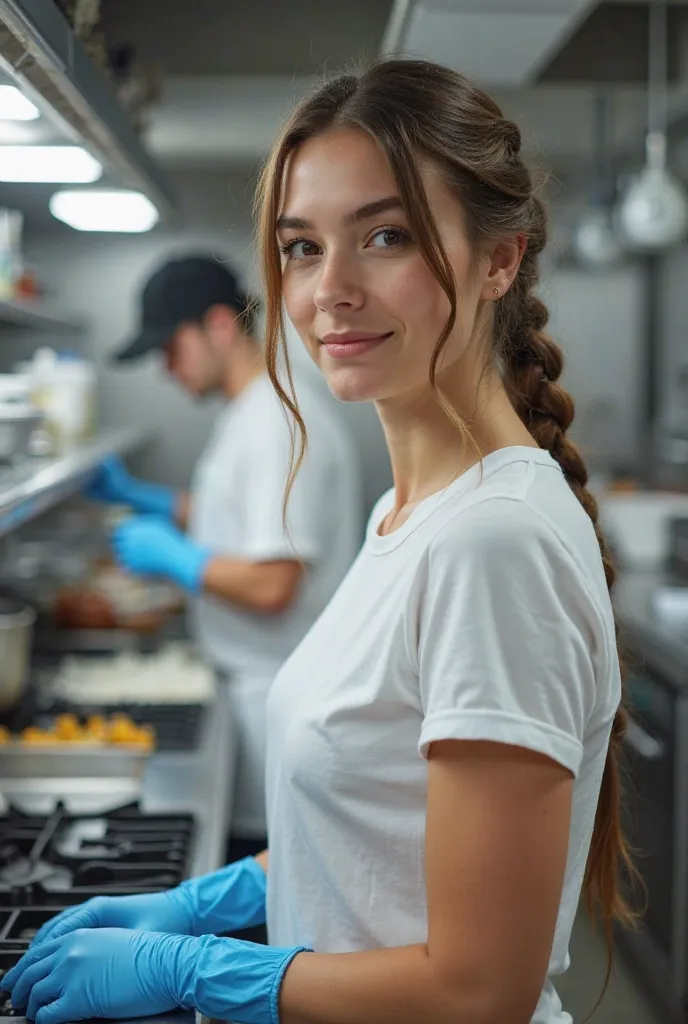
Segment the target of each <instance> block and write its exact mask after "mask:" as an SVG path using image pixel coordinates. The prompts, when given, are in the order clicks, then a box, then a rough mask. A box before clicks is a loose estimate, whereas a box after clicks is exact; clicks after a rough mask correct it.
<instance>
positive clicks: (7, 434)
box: [0, 399, 43, 462]
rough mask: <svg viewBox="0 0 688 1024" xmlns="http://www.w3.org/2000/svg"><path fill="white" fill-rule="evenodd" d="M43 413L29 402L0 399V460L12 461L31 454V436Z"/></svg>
mask: <svg viewBox="0 0 688 1024" xmlns="http://www.w3.org/2000/svg"><path fill="white" fill-rule="evenodd" d="M42 422H43V413H42V412H40V411H39V410H38V409H35V408H34V407H33V406H31V405H29V404H20V403H18V402H16V403H10V402H3V401H2V400H1V399H0V462H14V461H15V459H21V458H23V457H24V456H27V455H31V454H32V441H33V437H34V435H35V433H36V431H37V430H38V428H39V427H40V426H41V424H42Z"/></svg>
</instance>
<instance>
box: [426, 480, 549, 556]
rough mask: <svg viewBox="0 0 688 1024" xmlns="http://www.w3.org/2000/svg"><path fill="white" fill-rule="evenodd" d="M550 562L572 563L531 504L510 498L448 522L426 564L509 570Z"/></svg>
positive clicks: (480, 503)
mask: <svg viewBox="0 0 688 1024" xmlns="http://www.w3.org/2000/svg"><path fill="white" fill-rule="evenodd" d="M542 557H547V558H549V559H554V560H560V559H565V558H567V557H568V553H567V551H566V545H565V543H564V541H563V540H562V538H561V537H560V536H559V535H558V534H557V532H556V531H555V529H554V528H553V526H552V525H551V523H550V522H549V521H548V519H547V518H546V517H544V516H543V515H542V514H541V513H540V512H539V511H538V510H537V509H535V508H533V507H532V505H530V504H529V503H528V502H527V501H525V500H523V499H521V498H519V497H515V496H511V495H494V496H490V497H486V498H483V499H481V500H477V501H475V502H473V503H472V504H470V505H468V506H466V507H465V508H462V509H457V510H456V512H455V513H454V514H453V515H452V516H451V517H449V518H448V519H447V520H446V521H445V522H444V523H443V524H442V526H441V527H440V529H439V530H438V531H437V533H436V534H435V536H434V537H433V538H432V540H431V541H430V544H429V546H428V558H429V561H430V562H431V563H434V564H436V565H437V566H438V567H439V566H441V565H442V564H444V563H450V564H455V565H459V564H461V563H464V562H465V563H472V562H480V563H483V564H485V565H491V564H497V565H500V566H502V567H503V568H504V567H506V566H507V565H508V564H510V563H514V562H518V563H523V562H527V561H529V560H531V559H539V558H542Z"/></svg>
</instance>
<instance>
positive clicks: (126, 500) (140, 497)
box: [84, 455, 177, 519]
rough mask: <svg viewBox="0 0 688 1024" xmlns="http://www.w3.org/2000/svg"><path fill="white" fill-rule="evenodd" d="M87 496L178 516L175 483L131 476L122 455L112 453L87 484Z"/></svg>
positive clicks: (145, 511)
mask: <svg viewBox="0 0 688 1024" xmlns="http://www.w3.org/2000/svg"><path fill="white" fill-rule="evenodd" d="M84 493H85V494H86V497H88V498H91V499H92V500H93V501H104V502H106V503H109V504H111V505H112V504H114V505H130V506H131V507H132V508H133V509H134V510H135V511H136V512H143V513H147V514H149V515H156V516H164V517H165V518H166V519H174V514H175V510H176V505H177V496H176V493H175V491H174V490H173V488H172V487H164V486H163V485H162V484H154V483H150V481H148V480H139V479H138V478H137V477H135V476H131V474H130V473H129V471H128V470H127V468H126V466H125V465H124V463H123V462H122V461H121V459H118V458H117V456H116V455H110V456H108V458H107V459H105V460H104V461H103V462H101V464H100V466H99V467H98V469H97V470H96V474H95V476H94V477H93V479H92V480H91V481H90V483H89V484H88V485H87V486H86V489H85V492H84Z"/></svg>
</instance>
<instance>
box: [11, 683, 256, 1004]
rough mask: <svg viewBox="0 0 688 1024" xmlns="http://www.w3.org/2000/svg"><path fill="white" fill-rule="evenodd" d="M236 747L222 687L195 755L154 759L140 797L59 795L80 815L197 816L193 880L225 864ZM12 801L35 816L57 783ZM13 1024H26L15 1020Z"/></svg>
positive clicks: (113, 792) (112, 789)
mask: <svg viewBox="0 0 688 1024" xmlns="http://www.w3.org/2000/svg"><path fill="white" fill-rule="evenodd" d="M235 752H236V743H235V741H234V730H233V723H232V719H231V715H230V709H229V699H228V691H227V684H226V683H221V684H220V685H219V686H218V692H217V698H216V701H215V703H214V704H213V705H212V706H211V707H209V708H208V712H207V714H206V716H205V723H204V728H203V735H202V736H201V739H200V743H199V746H198V749H197V750H196V751H194V752H192V753H174V754H172V753H170V754H155V755H154V756H153V757H152V758H151V759H150V762H149V764H148V767H147V769H146V773H145V775H144V778H143V786H142V791H141V792H140V794H137V793H136V792H135V791H134V790H133V789H132V788H131V787H132V785H133V784H132V783H124V782H123V783H122V784H118V783H117V782H116V781H114V782H113V781H112V780H109V781H108V780H104V781H103V782H101V783H100V784H96V783H94V781H93V780H89V781H90V783H91V784H90V785H84V784H76V785H74V786H72V787H70V788H67V789H65V791H64V792H60V794H59V795H60V796H61V797H63V798H64V800H65V803H66V804H67V805H68V806H69V807H70V808H73V809H74V810H75V811H78V810H84V811H85V810H95V809H97V808H98V807H101V808H102V807H103V806H104V805H105V806H107V807H116V806H117V805H118V804H121V803H122V802H126V801H127V800H131V799H132V798H133V797H135V796H137V795H139V798H140V800H141V805H142V807H143V808H144V809H145V810H149V811H157V812H163V813H166V812H176V811H184V812H189V813H192V814H193V815H195V818H196V841H195V846H194V853H193V857H192V863H191V874H192V875H200V874H204V873H207V872H209V871H214V870H215V869H216V868H218V867H221V866H222V864H224V853H225V842H226V836H227V830H228V825H229V819H230V814H231V795H232V792H233V787H234V765H235ZM8 796H11V799H12V800H13V801H17V802H18V803H20V804H21V805H23V806H25V807H26V808H27V809H32V810H34V811H35V812H37V813H44V812H46V811H49V810H50V808H51V807H52V806H53V804H54V801H55V782H54V780H52V785H51V786H48V784H47V782H46V783H43V784H39V785H35V784H32V780H29V783H28V785H25V787H23V788H19V787H18V788H17V789H16V790H13V792H12V793H11V794H7V793H4V794H0V803H2V798H3V797H4V798H7V797H8ZM194 1018H195V1020H196V1024H204V1022H205V1024H207V1022H206V1020H205V1018H202V1017H201V1016H200V1015H199V1014H196V1015H194V1014H193V1013H192V1012H191V1011H183V1010H179V1011H176V1012H174V1013H168V1014H162V1015H160V1016H158V1017H149V1018H145V1021H141V1020H140V1019H139V1020H137V1021H128V1022H126V1024H193V1022H194ZM14 1024H28V1022H27V1021H26V1020H25V1019H24V1018H22V1017H18V1018H15V1021H14ZM122 1024H124V1022H122Z"/></svg>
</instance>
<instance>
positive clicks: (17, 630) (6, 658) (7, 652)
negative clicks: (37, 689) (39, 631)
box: [0, 597, 36, 711]
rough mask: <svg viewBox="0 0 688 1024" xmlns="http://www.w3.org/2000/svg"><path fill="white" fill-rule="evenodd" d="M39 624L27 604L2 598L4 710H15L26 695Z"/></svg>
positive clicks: (0, 702)
mask: <svg viewBox="0 0 688 1024" xmlns="http://www.w3.org/2000/svg"><path fill="white" fill-rule="evenodd" d="M35 621H36V613H35V612H34V610H33V609H32V608H30V607H29V606H28V605H27V604H23V602H21V601H15V600H12V599H11V598H7V597H2V598H0V711H6V710H8V709H9V708H11V707H13V706H14V705H15V704H16V702H17V701H18V699H19V698H20V697H21V695H22V693H23V692H24V689H25V686H26V680H27V676H28V667H29V656H30V652H31V638H32V635H33V626H34V622H35Z"/></svg>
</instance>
